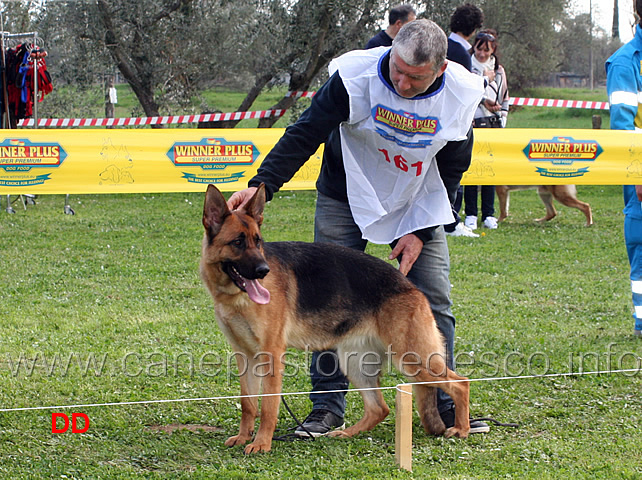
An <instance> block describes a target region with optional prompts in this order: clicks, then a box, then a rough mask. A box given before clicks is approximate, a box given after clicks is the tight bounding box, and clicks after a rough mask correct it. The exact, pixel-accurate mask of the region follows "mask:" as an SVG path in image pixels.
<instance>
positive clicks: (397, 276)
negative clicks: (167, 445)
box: [200, 185, 470, 453]
mask: <svg viewBox="0 0 642 480" xmlns="http://www.w3.org/2000/svg"><path fill="white" fill-rule="evenodd" d="M264 204H265V189H264V186H263V185H261V186H260V187H259V188H258V190H257V191H256V193H255V194H254V196H253V197H252V199H251V200H250V201H249V202H248V203H247V204H246V205H245V206H244V207H242V208H240V209H238V210H233V211H230V210H229V208H228V206H227V203H226V201H225V198H224V197H223V195H222V194H221V192H220V191H219V190H218V189H217V188H216V187H215V186H213V185H210V186H209V187H208V189H207V194H206V197H205V206H204V208H203V226H204V227H205V234H204V237H203V248H202V257H201V264H200V272H201V278H202V279H203V282H204V283H205V286H206V287H207V289H208V290H209V292H210V293H211V295H212V297H213V299H214V304H215V311H216V320H217V321H218V324H219V326H220V328H221V330H222V331H223V333H224V334H225V336H226V337H227V340H228V341H229V343H230V345H231V346H232V348H233V349H234V356H235V357H236V359H237V362H238V364H239V372H243V373H241V374H240V383H241V395H242V398H241V425H240V428H239V432H238V435H234V436H232V437H230V438H228V439H227V441H226V442H225V445H227V446H230V447H231V446H234V445H244V444H245V443H247V442H249V441H252V443H250V444H249V445H248V446H247V447H246V448H245V453H254V452H262V451H263V452H265V451H268V450H270V448H271V446H272V435H273V434H274V430H275V428H276V423H277V418H278V412H279V397H280V394H281V385H282V380H283V374H284V369H285V351H286V349H287V348H288V347H293V348H298V349H301V350H306V349H307V350H309V351H324V350H328V349H331V348H332V349H335V350H336V352H337V355H338V357H339V364H340V366H341V370H342V371H343V372H344V373H345V374H346V376H347V377H348V379H349V380H350V382H352V383H353V385H354V386H355V387H356V388H359V389H362V390H361V392H360V393H361V396H362V398H363V404H364V414H363V417H362V418H361V420H359V421H358V422H357V423H356V424H354V425H353V426H351V427H348V428H347V429H346V430H344V431H335V432H333V433H332V435H333V436H342V437H352V436H353V435H356V434H358V433H360V432H363V431H367V430H371V429H372V428H374V427H375V426H376V425H377V424H379V423H380V422H381V421H382V420H383V419H384V418H386V416H387V415H388V413H389V409H388V406H387V405H386V402H385V401H384V398H383V395H382V393H381V390H380V389H378V387H379V385H380V383H379V377H380V375H381V373H382V368H385V366H386V364H387V363H388V362H389V363H390V364H392V365H394V366H395V367H396V368H397V369H398V370H399V371H400V372H401V373H403V374H404V375H406V377H408V378H409V379H411V381H413V382H438V383H431V384H429V385H425V384H424V385H414V386H413V388H414V392H415V399H416V403H417V410H418V412H419V417H420V418H421V422H422V424H423V426H424V428H425V429H426V431H427V432H429V433H431V434H433V435H444V436H446V437H460V438H465V437H467V436H468V433H469V431H470V424H469V418H468V414H469V407H468V395H469V384H468V381H467V379H466V378H464V377H460V376H459V375H457V374H456V373H455V372H453V371H452V370H450V369H448V368H447V366H446V357H445V353H444V344H443V337H442V335H441V333H440V332H439V330H438V329H437V324H436V323H435V318H434V317H433V314H432V310H431V308H430V304H429V303H428V300H427V299H426V297H425V295H424V294H423V293H421V292H420V291H419V290H418V289H417V288H416V287H415V286H414V285H413V284H412V283H411V282H410V280H408V279H407V278H406V277H405V276H404V275H403V274H402V273H401V272H400V271H399V270H398V269H396V268H395V267H393V266H392V265H390V264H389V263H386V262H384V261H383V260H380V259H378V258H375V257H373V256H370V255H367V254H365V253H362V252H359V251H357V250H353V249H350V248H346V247H341V246H338V245H333V244H329V243H304V242H265V243H264V242H263V239H262V237H261V231H260V226H261V223H262V221H263V206H264ZM442 382H443V383H442ZM436 387H439V388H441V389H442V390H444V391H445V392H446V393H447V394H448V395H449V396H450V397H451V398H452V399H453V401H454V402H455V425H454V426H452V427H450V428H448V429H446V427H445V425H444V423H443V421H442V420H441V418H440V416H439V412H438V410H437V401H436V398H437V397H436ZM260 393H262V394H263V395H264V396H263V397H262V399H261V409H260V415H261V423H260V426H259V430H258V432H257V434H256V437H254V438H253V436H254V424H255V421H256V417H257V416H258V415H259V400H258V398H257V396H258V395H259V394H260Z"/></svg>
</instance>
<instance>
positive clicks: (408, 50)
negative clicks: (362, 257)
mask: <svg viewBox="0 0 642 480" xmlns="http://www.w3.org/2000/svg"><path fill="white" fill-rule="evenodd" d="M446 50H447V38H446V35H445V33H444V32H443V30H441V29H440V28H439V27H438V26H437V24H435V23H434V22H432V21H429V20H423V19H422V20H415V21H412V22H409V23H407V24H405V25H404V26H403V27H402V28H401V30H400V31H399V33H398V34H397V35H396V37H395V39H394V42H393V45H392V47H378V48H374V49H370V50H358V51H352V52H348V53H346V54H344V55H342V56H341V57H339V58H337V59H335V60H333V61H332V62H331V63H330V66H329V70H330V75H331V76H330V79H329V80H328V81H327V82H326V83H325V84H324V85H323V86H322V87H321V88H320V89H319V90H318V92H317V94H316V95H315V96H314V98H313V99H312V104H311V106H310V108H308V109H307V110H306V111H305V112H304V113H303V114H302V115H301V117H300V118H299V120H298V121H297V122H296V123H295V124H294V125H291V126H290V127H288V128H287V130H286V131H285V133H284V135H283V137H282V138H281V139H280V140H279V141H278V143H277V144H276V145H275V146H274V148H273V149H272V150H271V152H270V153H269V154H268V155H267V156H266V158H265V159H264V161H263V163H262V165H261V167H260V168H259V170H258V172H257V174H256V176H254V177H253V178H252V179H250V181H249V183H248V185H249V188H247V189H245V190H242V191H240V192H236V193H235V194H233V195H232V196H231V197H230V199H229V201H228V205H229V207H230V208H231V209H235V208H238V207H240V206H241V205H243V204H245V203H246V202H248V201H249V200H250V199H251V198H252V197H253V195H254V193H255V192H256V189H257V187H258V186H259V185H260V184H261V183H264V184H265V189H266V196H267V199H268V200H270V199H271V198H272V196H273V195H274V193H275V192H276V191H278V190H279V188H281V186H282V185H283V184H284V183H286V182H287V181H289V180H290V179H291V178H292V176H293V175H294V174H295V173H296V172H297V170H298V169H299V168H300V167H301V166H302V165H303V164H304V163H305V162H306V161H307V160H308V159H309V157H310V156H311V155H312V154H314V152H315V151H316V150H317V149H318V147H319V146H320V145H321V144H325V146H324V153H323V161H322V165H321V173H320V175H319V179H318V181H317V184H316V187H317V191H318V198H317V206H316V212H315V229H314V240H315V242H328V243H335V244H339V245H343V246H346V247H349V248H354V249H357V250H361V251H363V250H365V247H366V245H367V242H368V241H371V242H374V243H379V244H384V243H387V244H390V245H391V247H392V252H391V254H390V259H395V258H396V259H398V260H399V270H400V271H401V273H403V274H404V275H407V277H408V278H409V279H410V280H411V281H412V283H414V284H415V285H416V286H417V287H418V289H419V290H420V291H421V292H423V293H424V295H425V296H426V297H427V299H428V301H429V302H430V305H431V307H432V310H433V314H434V317H435V319H436V323H437V327H438V328H439V330H440V332H441V333H442V335H443V337H444V343H445V349H446V355H447V364H448V367H449V368H450V369H454V360H453V348H454V338H455V317H454V316H453V314H452V311H451V304H452V302H451V300H450V280H449V270H450V261H449V254H448V245H447V243H446V237H445V234H444V229H443V227H442V225H444V224H449V223H452V222H453V216H452V212H451V207H450V203H451V200H453V199H454V196H455V193H456V191H457V188H458V187H459V183H460V181H461V178H462V175H463V173H464V172H465V171H466V170H467V169H468V167H469V165H470V161H471V153H472V147H473V133H472V119H473V114H474V112H475V109H476V107H477V105H478V104H479V101H480V100H481V97H482V95H483V92H484V85H483V79H482V77H480V76H477V75H473V74H471V73H469V72H468V71H466V70H465V69H464V68H463V67H461V66H460V65H458V64H455V63H448V62H447V61H446ZM310 373H311V377H312V393H311V395H310V399H311V401H312V403H313V410H312V413H310V415H308V417H307V418H306V420H305V422H304V424H303V427H305V428H301V427H300V428H298V429H297V430H296V433H297V435H300V436H308V434H312V435H314V436H318V435H325V434H327V433H329V432H331V431H332V430H334V429H340V428H343V426H344V420H343V417H344V411H345V406H346V402H345V393H343V392H336V391H337V390H345V389H347V388H348V380H347V378H346V377H345V376H344V375H343V374H342V372H341V371H340V370H339V369H338V367H337V359H336V357H335V356H334V355H330V354H329V353H328V352H315V353H314V355H313V356H312V365H311V367H310ZM438 409H439V413H440V415H441V417H442V419H443V421H444V424H445V425H446V427H447V428H448V427H451V426H452V425H453V424H454V420H455V412H454V404H453V402H452V400H451V399H450V398H449V397H448V396H447V395H446V394H445V393H443V392H440V393H439V398H438ZM470 427H471V429H470V433H481V432H487V431H488V430H489V427H488V425H487V424H485V423H483V422H471V425H470Z"/></svg>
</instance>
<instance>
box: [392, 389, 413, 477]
mask: <svg viewBox="0 0 642 480" xmlns="http://www.w3.org/2000/svg"><path fill="white" fill-rule="evenodd" d="M395 403H396V418H395V460H396V461H397V465H399V468H403V469H405V470H408V471H410V472H412V385H408V384H403V385H397V398H396V400H395Z"/></svg>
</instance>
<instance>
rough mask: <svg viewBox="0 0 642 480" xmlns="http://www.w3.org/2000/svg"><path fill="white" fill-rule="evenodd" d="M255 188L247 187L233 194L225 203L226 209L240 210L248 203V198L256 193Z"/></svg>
mask: <svg viewBox="0 0 642 480" xmlns="http://www.w3.org/2000/svg"><path fill="white" fill-rule="evenodd" d="M256 190H257V188H256V187H248V188H246V189H245V190H239V191H238V192H234V193H233V194H232V196H231V197H230V198H229V200H228V201H227V207H228V208H229V209H230V210H236V209H238V208H241V207H242V206H243V205H245V204H246V203H247V202H249V201H250V198H252V197H253V196H254V194H255V193H256Z"/></svg>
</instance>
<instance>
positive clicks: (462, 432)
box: [444, 427, 468, 438]
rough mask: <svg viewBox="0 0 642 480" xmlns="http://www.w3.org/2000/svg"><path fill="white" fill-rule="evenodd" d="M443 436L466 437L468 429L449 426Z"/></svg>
mask: <svg viewBox="0 0 642 480" xmlns="http://www.w3.org/2000/svg"><path fill="white" fill-rule="evenodd" d="M444 437H446V438H452V437H457V438H468V429H463V428H457V427H450V428H449V429H448V430H446V433H444Z"/></svg>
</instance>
